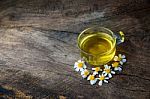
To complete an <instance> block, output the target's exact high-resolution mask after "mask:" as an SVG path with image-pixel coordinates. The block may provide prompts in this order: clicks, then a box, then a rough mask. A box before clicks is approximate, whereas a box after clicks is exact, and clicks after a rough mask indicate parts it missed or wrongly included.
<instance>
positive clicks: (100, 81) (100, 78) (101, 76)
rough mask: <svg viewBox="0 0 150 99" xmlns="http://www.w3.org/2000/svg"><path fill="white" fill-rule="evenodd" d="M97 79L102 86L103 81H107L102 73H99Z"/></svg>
mask: <svg viewBox="0 0 150 99" xmlns="http://www.w3.org/2000/svg"><path fill="white" fill-rule="evenodd" d="M97 79H98V80H99V83H98V85H100V86H102V84H103V82H105V83H108V81H107V79H109V78H108V77H106V76H104V75H103V74H102V75H99V78H97Z"/></svg>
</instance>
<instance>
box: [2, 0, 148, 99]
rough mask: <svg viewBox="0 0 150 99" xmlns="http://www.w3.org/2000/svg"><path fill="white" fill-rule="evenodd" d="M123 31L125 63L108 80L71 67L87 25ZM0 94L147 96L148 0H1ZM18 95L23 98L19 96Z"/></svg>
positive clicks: (103, 98) (49, 98)
mask: <svg viewBox="0 0 150 99" xmlns="http://www.w3.org/2000/svg"><path fill="white" fill-rule="evenodd" d="M95 25H96V26H104V27H107V28H110V29H111V30H113V31H114V32H118V31H120V30H122V31H124V33H125V43H124V44H121V45H120V46H119V47H118V48H117V49H118V51H119V52H121V53H124V54H125V55H126V56H127V60H128V62H127V63H126V65H124V67H123V72H122V73H121V74H120V75H116V76H114V77H113V78H112V79H111V80H110V83H109V84H104V85H103V86H101V87H99V86H98V85H94V86H91V85H90V84H89V81H86V80H83V79H82V78H81V76H80V74H79V73H77V72H75V71H74V69H73V64H74V62H75V61H76V60H78V59H79V57H80V56H79V50H78V48H77V44H76V43H77V42H76V39H77V36H78V34H79V33H80V32H81V31H82V30H84V29H85V28H87V27H91V26H95ZM0 92H1V93H0V97H1V98H2V97H3V98H2V99H7V97H9V98H10V97H12V96H14V95H16V93H17V94H20V96H19V95H18V96H17V97H24V99H26V98H27V99H28V98H34V99H55V98H56V99H57V98H58V99H59V98H61V99H65V98H69V99H74V98H75V99H150V1H149V0H0ZM18 99H23V98H18Z"/></svg>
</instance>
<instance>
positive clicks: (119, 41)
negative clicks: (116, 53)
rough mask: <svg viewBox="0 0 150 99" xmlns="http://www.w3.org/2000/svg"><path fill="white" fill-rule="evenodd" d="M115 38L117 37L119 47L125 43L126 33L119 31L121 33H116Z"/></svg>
mask: <svg viewBox="0 0 150 99" xmlns="http://www.w3.org/2000/svg"><path fill="white" fill-rule="evenodd" d="M115 36H116V44H117V45H119V44H120V43H123V42H124V33H123V32H122V31H119V33H116V34H115Z"/></svg>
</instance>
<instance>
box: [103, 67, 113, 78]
mask: <svg viewBox="0 0 150 99" xmlns="http://www.w3.org/2000/svg"><path fill="white" fill-rule="evenodd" d="M102 73H103V74H104V76H107V75H108V77H109V78H112V74H115V72H114V71H112V69H111V66H108V65H104V71H103V72H102Z"/></svg>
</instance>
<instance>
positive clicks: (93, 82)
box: [87, 75, 97, 85]
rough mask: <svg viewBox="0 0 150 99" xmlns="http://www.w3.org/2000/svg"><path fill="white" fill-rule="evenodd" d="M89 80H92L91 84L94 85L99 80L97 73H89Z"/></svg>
mask: <svg viewBox="0 0 150 99" xmlns="http://www.w3.org/2000/svg"><path fill="white" fill-rule="evenodd" d="M87 80H90V84H91V85H94V84H95V83H96V81H97V79H96V78H95V75H89V76H88V78H87Z"/></svg>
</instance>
